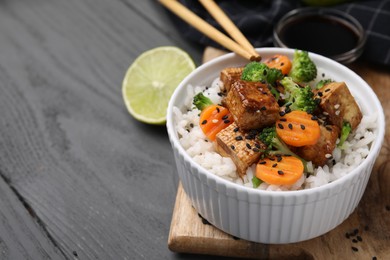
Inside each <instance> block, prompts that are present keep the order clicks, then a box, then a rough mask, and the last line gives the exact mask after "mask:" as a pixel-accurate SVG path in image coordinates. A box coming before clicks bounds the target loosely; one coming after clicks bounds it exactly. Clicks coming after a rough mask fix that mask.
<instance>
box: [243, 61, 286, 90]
mask: <svg viewBox="0 0 390 260" xmlns="http://www.w3.org/2000/svg"><path fill="white" fill-rule="evenodd" d="M282 78H283V74H282V71H281V70H278V69H275V68H268V66H267V65H265V64H264V63H261V62H256V61H252V62H250V63H248V64H247V65H246V66H245V68H244V70H243V71H242V75H241V79H242V80H247V81H262V82H266V83H269V84H271V85H274V84H275V82H276V81H277V80H280V79H282Z"/></svg>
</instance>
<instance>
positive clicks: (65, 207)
mask: <svg viewBox="0 0 390 260" xmlns="http://www.w3.org/2000/svg"><path fill="white" fill-rule="evenodd" d="M133 7H137V9H132V8H133ZM162 10H163V8H162V7H160V6H158V5H157V4H156V3H155V1H151V0H149V1H137V5H136V4H135V3H134V2H130V1H126V2H125V1H123V2H120V1H103V0H100V1H78V0H70V1H60V0H54V1H39V0H37V1H34V2H32V1H29V0H22V1H6V2H3V3H1V9H0V34H1V37H0V46H1V47H0V48H1V49H0V55H1V59H0V89H1V95H0V113H1V116H0V147H1V149H0V171H1V173H2V174H3V175H4V176H5V177H6V178H7V179H9V180H10V182H11V183H12V185H13V187H14V188H15V190H16V191H17V192H18V193H19V194H20V196H21V197H22V198H23V199H24V200H25V202H26V203H27V204H28V205H29V206H30V207H31V208H32V209H33V210H34V212H35V214H36V216H37V218H38V219H39V221H40V222H42V223H43V225H44V226H45V227H46V230H47V232H48V234H49V235H50V236H51V238H52V239H53V241H55V242H56V243H57V245H58V247H59V248H60V249H61V251H62V252H63V253H64V255H65V256H66V257H67V258H74V257H76V256H77V257H79V258H80V259H144V258H145V259H159V258H168V257H169V256H171V255H172V253H171V252H170V251H169V250H168V248H167V246H166V241H167V237H168V232H169V223H170V220H171V214H172V207H173V204H174V197H175V190H176V187H177V181H178V180H177V176H176V170H175V167H174V165H173V164H172V162H173V155H172V150H171V148H170V144H169V141H168V138H167V134H166V130H165V127H164V126H161V127H156V126H147V125H144V124H141V123H139V122H137V121H135V120H133V119H132V118H131V117H130V116H129V114H128V112H127V110H126V108H125V106H124V103H123V100H122V97H121V83H122V79H123V76H124V74H125V71H126V69H127V68H128V66H129V65H130V64H131V62H132V61H133V60H134V59H135V58H136V57H137V56H138V55H139V54H140V53H141V52H142V51H145V50H147V49H150V48H153V47H157V46H161V45H177V44H178V43H180V42H181V43H183V45H182V46H181V47H186V50H187V51H189V52H190V53H192V54H196V53H199V57H198V58H199V59H200V52H199V50H198V49H195V48H193V49H192V48H191V47H188V46H186V45H185V44H184V41H183V40H182V39H181V38H179V37H176V36H173V35H174V33H175V32H174V28H168V29H164V30H161V28H163V27H164V24H165V22H166V21H167V14H166V12H164V11H162ZM149 14H151V15H152V16H153V18H150V19H148V15H149ZM157 25H158V26H157ZM2 235H3V234H2ZM37 243H38V242H37ZM40 243H42V241H41V242H40Z"/></svg>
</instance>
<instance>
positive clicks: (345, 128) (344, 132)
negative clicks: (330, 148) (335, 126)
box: [337, 121, 352, 148]
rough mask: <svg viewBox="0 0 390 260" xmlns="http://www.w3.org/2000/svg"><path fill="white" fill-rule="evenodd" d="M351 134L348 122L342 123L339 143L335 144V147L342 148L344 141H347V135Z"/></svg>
mask: <svg viewBox="0 0 390 260" xmlns="http://www.w3.org/2000/svg"><path fill="white" fill-rule="evenodd" d="M351 132H352V126H351V124H350V123H349V122H347V121H344V122H343V126H342V128H341V134H340V142H339V143H338V144H337V147H339V148H342V147H343V144H344V142H345V140H347V138H348V136H349V134H350V133H351Z"/></svg>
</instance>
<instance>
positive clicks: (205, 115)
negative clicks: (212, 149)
mask: <svg viewBox="0 0 390 260" xmlns="http://www.w3.org/2000/svg"><path fill="white" fill-rule="evenodd" d="M231 123H233V116H232V114H230V112H229V110H228V109H227V108H226V107H223V106H219V105H209V106H207V107H206V108H204V109H203V110H202V112H201V114H200V118H199V124H200V128H201V129H202V131H203V133H204V134H205V135H206V136H207V137H208V138H209V139H210V140H211V141H214V140H215V136H216V135H217V134H218V133H219V131H221V130H222V129H224V128H225V127H227V126H228V125H230V124H231Z"/></svg>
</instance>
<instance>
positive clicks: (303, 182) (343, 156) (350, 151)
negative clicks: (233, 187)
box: [173, 78, 377, 191]
mask: <svg viewBox="0 0 390 260" xmlns="http://www.w3.org/2000/svg"><path fill="white" fill-rule="evenodd" d="M220 84H221V82H220V81H219V79H218V78H217V79H216V80H214V82H213V83H212V84H211V86H210V87H204V86H196V87H193V86H188V88H187V89H188V93H187V97H188V98H187V100H185V105H186V106H187V107H186V108H185V110H186V111H185V112H182V110H180V109H179V108H177V107H175V108H174V110H173V112H174V114H175V122H176V131H177V133H178V134H179V140H180V143H181V145H182V146H183V148H184V149H185V150H186V152H187V153H188V154H189V155H190V156H191V157H192V158H193V159H194V161H195V162H197V163H199V164H200V165H201V166H202V167H204V168H205V169H206V170H208V171H210V172H212V173H213V174H215V175H218V176H220V177H222V178H224V179H227V180H229V181H232V182H235V183H237V184H240V185H244V186H247V187H253V184H252V177H253V176H254V173H255V168H256V164H254V165H252V166H251V167H249V168H248V170H247V172H246V176H244V178H243V179H241V178H240V177H239V176H238V174H237V172H236V166H235V164H234V162H233V161H232V160H231V159H230V158H228V157H222V156H221V155H220V154H219V153H217V152H216V151H215V149H214V145H213V143H212V142H209V141H208V140H207V138H206V136H205V135H204V134H203V132H202V130H201V129H200V127H199V114H200V111H199V110H198V109H197V108H195V107H194V106H193V105H192V99H193V97H194V95H195V94H197V93H199V92H203V93H204V95H206V96H207V97H209V98H210V99H211V100H212V101H213V103H220V102H221V97H220V96H219V95H218V93H219V92H220ZM363 113H364V111H363ZM376 127H377V116H376V114H372V115H363V118H362V121H361V123H360V124H359V126H358V127H357V128H356V129H355V131H354V133H353V134H351V135H350V136H349V138H348V140H346V141H345V142H344V144H343V149H340V148H337V147H336V149H335V150H334V151H333V154H332V155H331V157H333V159H332V158H331V159H330V160H329V162H328V164H327V165H325V166H323V167H317V168H315V169H314V170H313V171H314V173H312V174H311V175H310V176H309V177H307V178H306V177H305V174H304V175H302V177H301V178H300V179H299V180H298V181H297V182H296V183H294V184H293V185H288V186H287V185H269V184H267V183H265V182H262V183H261V184H260V186H259V187H258V188H257V189H261V190H271V191H287V190H299V189H309V188H314V187H319V186H321V185H324V184H327V183H329V182H332V181H334V180H336V179H338V178H341V177H343V176H345V175H346V174H348V173H349V172H350V171H351V170H352V169H354V168H356V167H357V166H358V165H359V164H360V163H362V161H363V160H364V159H365V158H366V157H367V155H368V153H369V151H370V145H371V143H372V142H373V141H374V140H375V133H374V130H375V129H376ZM308 168H313V165H312V164H311V162H309V164H308Z"/></svg>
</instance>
